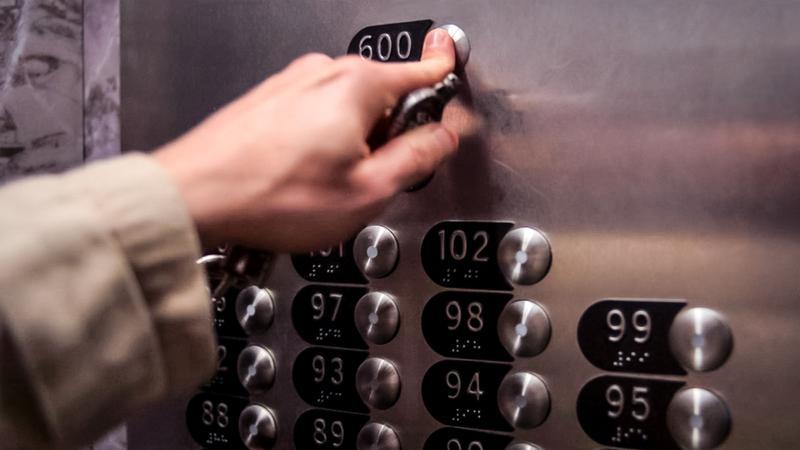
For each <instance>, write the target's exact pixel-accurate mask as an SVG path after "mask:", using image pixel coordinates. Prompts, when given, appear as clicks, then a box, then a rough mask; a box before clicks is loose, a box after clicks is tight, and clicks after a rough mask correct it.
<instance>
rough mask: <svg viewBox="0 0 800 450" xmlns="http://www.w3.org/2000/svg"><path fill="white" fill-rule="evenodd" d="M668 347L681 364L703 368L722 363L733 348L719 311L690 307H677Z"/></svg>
mask: <svg viewBox="0 0 800 450" xmlns="http://www.w3.org/2000/svg"><path fill="white" fill-rule="evenodd" d="M669 347H670V350H671V351H672V354H673V355H674V356H675V358H676V359H677V360H678V361H679V362H680V363H681V365H683V366H684V367H686V368H687V369H691V370H696V371H700V372H706V371H709V370H714V369H716V368H718V367H719V366H721V365H722V364H723V363H725V361H726V360H727V359H728V356H729V355H730V353H731V350H732V349H733V336H732V334H731V329H730V327H729V326H728V322H727V320H725V317H723V316H722V314H720V313H718V312H716V311H714V310H712V309H708V308H691V309H687V310H684V311H681V312H680V313H679V314H678V315H677V316H676V317H675V320H674V321H673V322H672V327H671V328H670V330H669Z"/></svg>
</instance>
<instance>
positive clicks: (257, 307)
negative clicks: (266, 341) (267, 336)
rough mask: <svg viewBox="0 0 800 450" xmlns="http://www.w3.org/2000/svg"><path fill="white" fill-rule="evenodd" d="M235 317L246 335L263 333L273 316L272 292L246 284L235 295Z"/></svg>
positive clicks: (267, 328)
mask: <svg viewBox="0 0 800 450" xmlns="http://www.w3.org/2000/svg"><path fill="white" fill-rule="evenodd" d="M236 317H237V318H238V319H239V325H241V326H242V329H243V330H244V331H245V332H246V333H247V334H248V335H254V334H264V333H266V332H267V330H269V327H270V326H271V325H272V321H273V320H274V318H275V299H274V298H273V296H272V293H271V292H270V291H269V290H267V289H264V288H261V287H258V286H248V287H246V288H244V289H242V290H241V291H240V292H239V294H238V295H237V296H236Z"/></svg>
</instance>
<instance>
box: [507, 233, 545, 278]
mask: <svg viewBox="0 0 800 450" xmlns="http://www.w3.org/2000/svg"><path fill="white" fill-rule="evenodd" d="M551 258H552V256H551V253H550V243H549V242H548V241H547V238H546V237H544V234H542V233H541V232H539V231H537V230H534V229H533V228H516V229H514V230H511V231H510V232H509V233H508V234H506V235H505V236H504V237H503V239H502V240H501V241H500V246H499V248H498V249H497V260H498V262H499V263H500V269H501V270H502V271H503V274H505V276H506V278H508V279H509V280H510V281H511V282H513V283H515V284H522V285H531V284H535V283H538V282H539V281H541V280H542V278H544V277H545V275H547V272H548V270H550V261H551Z"/></svg>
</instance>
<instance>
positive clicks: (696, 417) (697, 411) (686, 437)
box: [667, 388, 731, 450]
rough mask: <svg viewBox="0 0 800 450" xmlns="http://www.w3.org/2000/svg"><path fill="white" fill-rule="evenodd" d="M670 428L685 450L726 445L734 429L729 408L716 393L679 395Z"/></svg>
mask: <svg viewBox="0 0 800 450" xmlns="http://www.w3.org/2000/svg"><path fill="white" fill-rule="evenodd" d="M667 427H668V428H669V431H670V433H671V434H672V437H673V438H674V439H675V441H677V443H678V444H679V445H680V446H681V448H684V449H689V450H707V449H712V448H715V447H717V446H718V445H720V444H722V442H723V441H724V440H725V438H726V437H727V436H728V433H729V432H730V429H731V416H730V413H729V412H728V406H727V405H726V404H725V401H723V400H722V399H721V398H719V397H718V396H717V395H716V394H714V393H713V392H711V391H709V390H706V389H701V388H690V389H683V390H681V391H680V392H678V393H677V394H676V395H675V396H674V397H673V398H672V401H671V402H670V404H669V407H668V408H667Z"/></svg>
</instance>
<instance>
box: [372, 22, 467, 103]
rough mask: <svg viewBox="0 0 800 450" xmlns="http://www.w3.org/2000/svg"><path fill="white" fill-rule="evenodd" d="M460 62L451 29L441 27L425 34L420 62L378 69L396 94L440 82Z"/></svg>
mask: <svg viewBox="0 0 800 450" xmlns="http://www.w3.org/2000/svg"><path fill="white" fill-rule="evenodd" d="M455 64H456V49H455V44H454V43H453V39H452V38H451V37H450V35H449V34H448V33H447V31H445V30H443V29H441V28H437V29H435V30H433V31H431V32H430V33H428V35H427V36H426V37H425V44H424V46H423V49H422V59H421V60H420V61H419V62H409V63H395V64H379V65H378V70H380V71H381V72H382V73H381V75H382V76H381V77H380V78H381V79H382V80H383V81H384V83H385V88H386V89H387V90H388V91H389V92H391V93H392V94H393V95H395V96H396V97H400V96H403V95H405V94H407V93H408V92H410V91H413V90H414V89H418V88H421V87H426V86H431V85H433V84H436V83H438V82H440V81H442V79H443V78H444V77H445V76H446V75H447V74H448V73H450V72H452V71H453V69H454V68H455Z"/></svg>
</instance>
